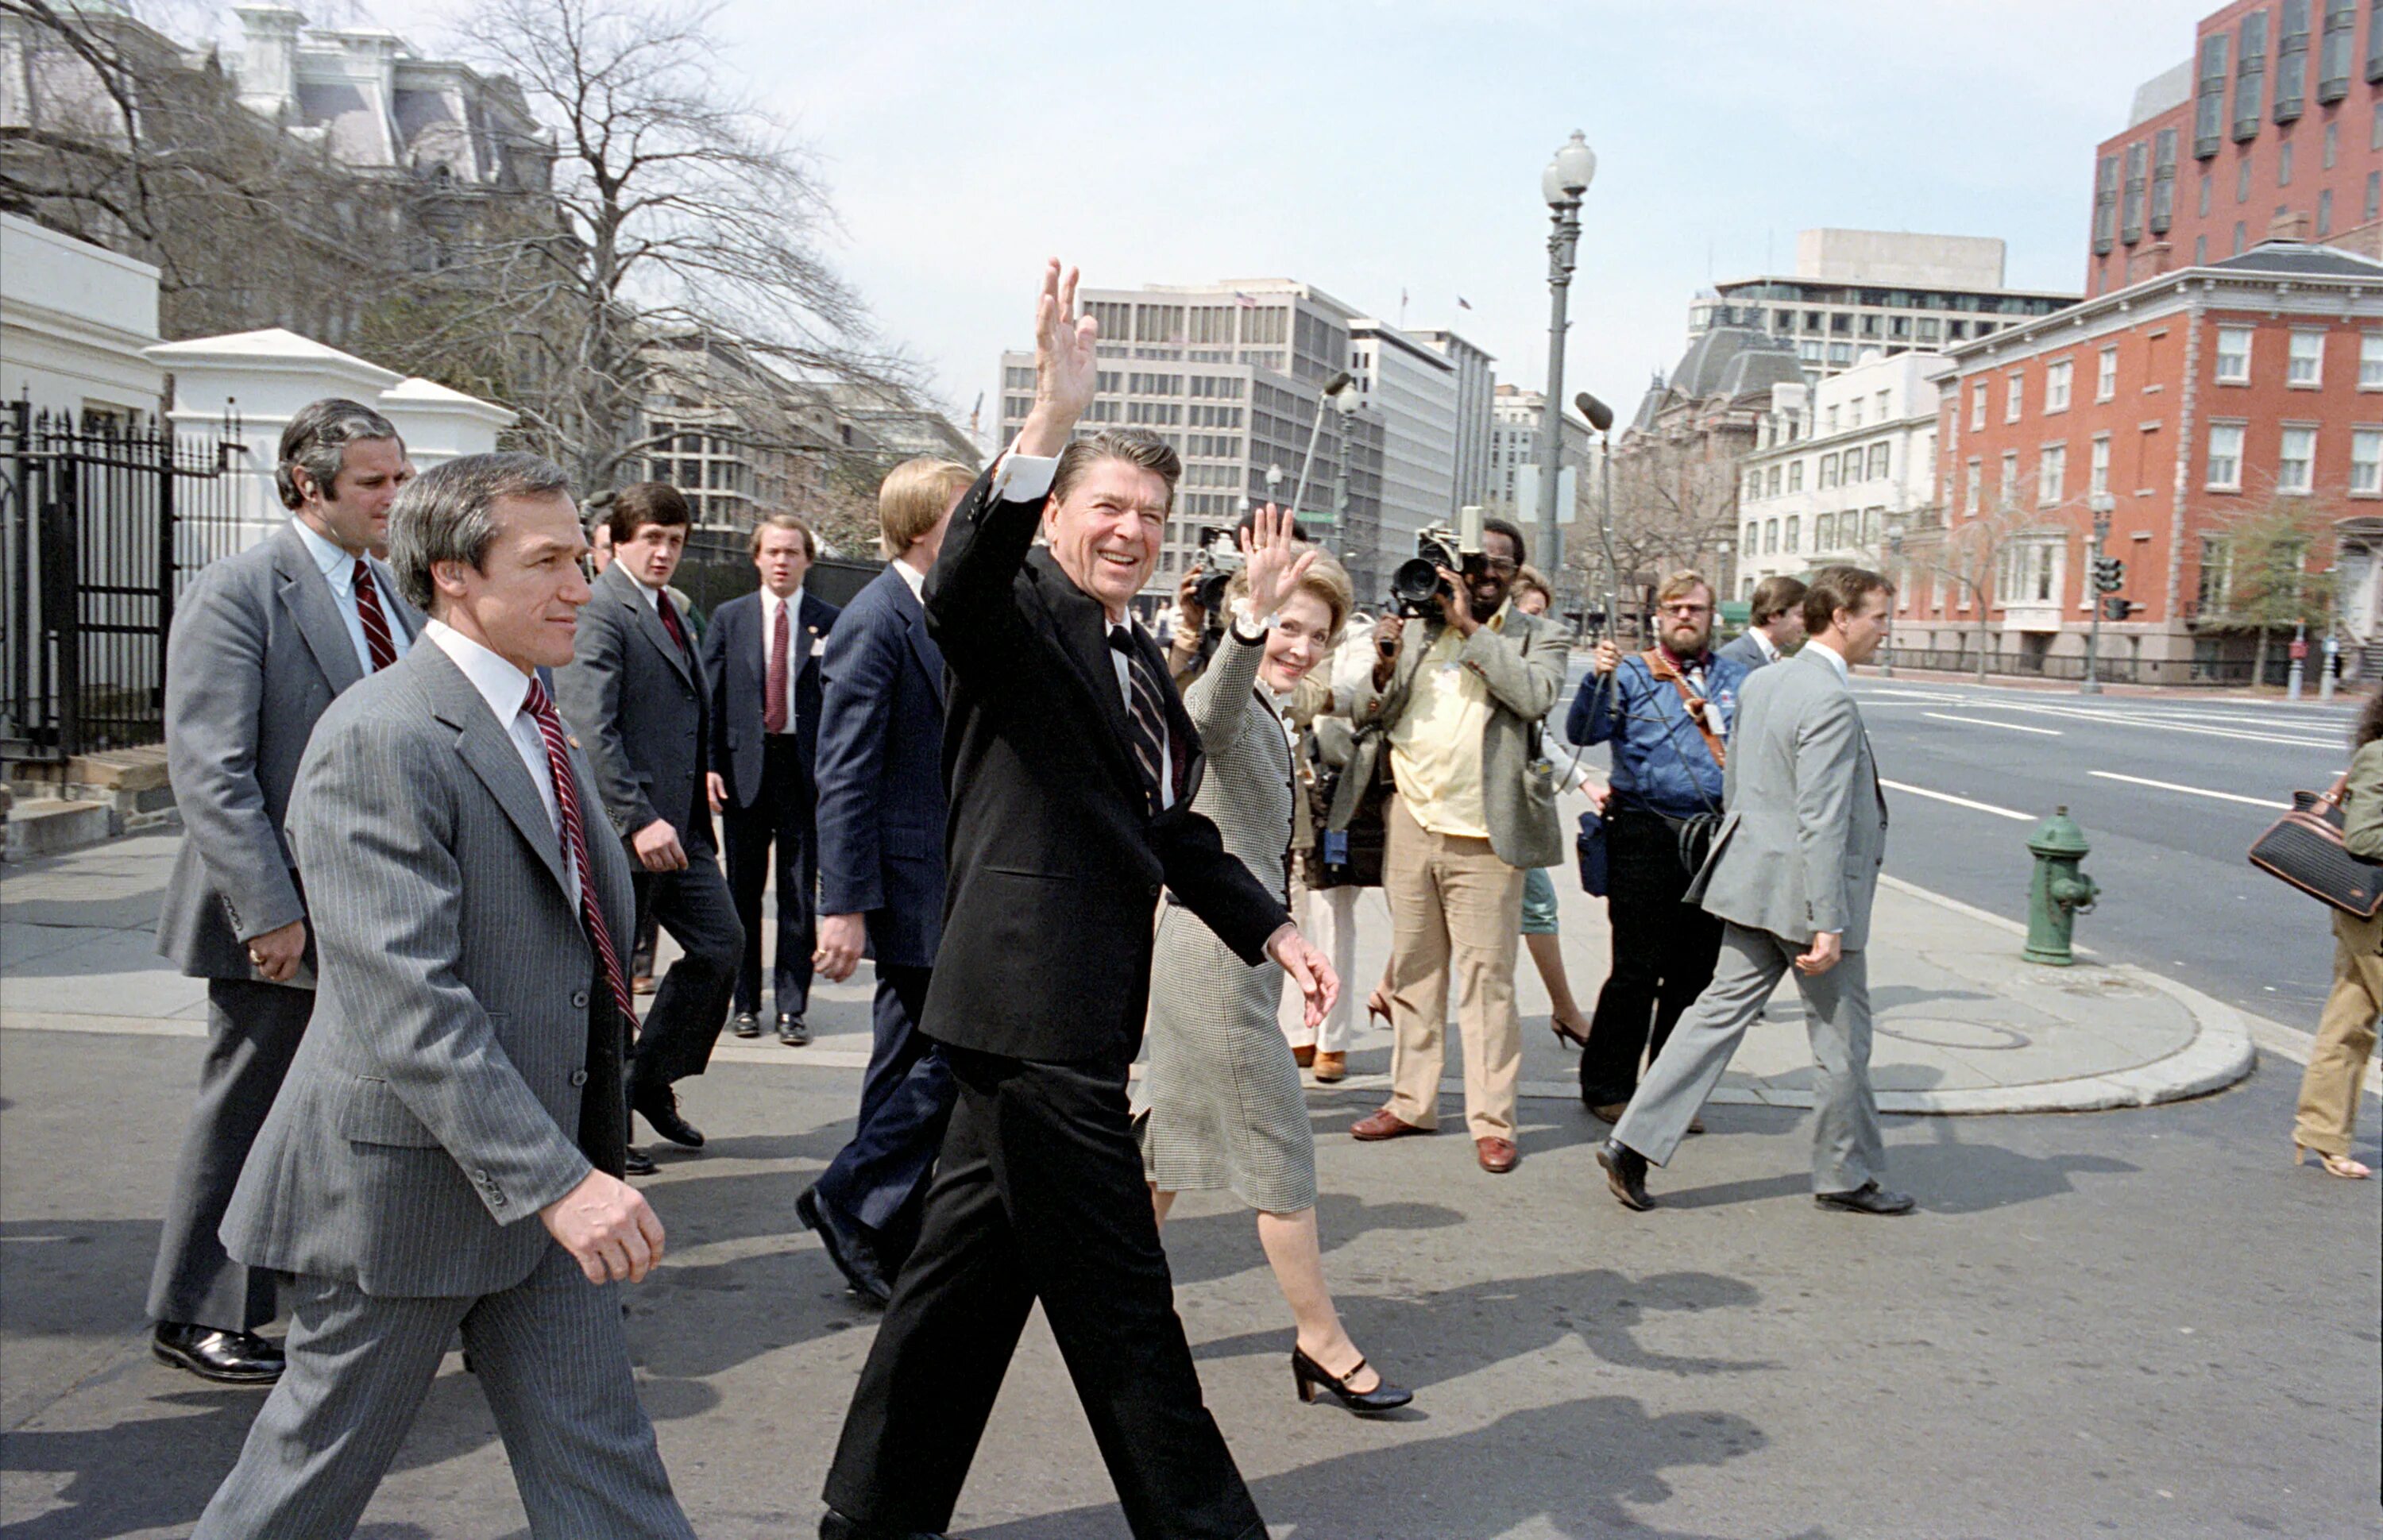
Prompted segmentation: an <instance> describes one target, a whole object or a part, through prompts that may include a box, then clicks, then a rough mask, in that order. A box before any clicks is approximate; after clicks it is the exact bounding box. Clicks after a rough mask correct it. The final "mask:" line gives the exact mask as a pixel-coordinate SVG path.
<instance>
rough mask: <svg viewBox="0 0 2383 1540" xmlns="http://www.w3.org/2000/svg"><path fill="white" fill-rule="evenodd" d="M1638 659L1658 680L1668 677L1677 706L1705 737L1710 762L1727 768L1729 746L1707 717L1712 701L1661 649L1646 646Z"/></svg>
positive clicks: (1699, 734) (1698, 732)
mask: <svg viewBox="0 0 2383 1540" xmlns="http://www.w3.org/2000/svg"><path fill="white" fill-rule="evenodd" d="M1638 659H1639V661H1640V662H1642V663H1645V664H1646V665H1647V671H1648V673H1650V674H1652V675H1654V676H1655V677H1656V678H1657V679H1660V680H1669V681H1670V682H1671V683H1672V684H1673V687H1674V688H1676V689H1677V690H1678V691H1679V692H1680V708H1681V709H1682V710H1684V711H1685V712H1686V713H1687V718H1688V721H1690V722H1691V723H1692V724H1694V726H1695V727H1696V730H1697V735H1698V737H1701V738H1702V739H1704V741H1705V748H1706V750H1707V752H1709V753H1710V754H1711V755H1712V761H1713V764H1714V765H1715V766H1717V767H1718V768H1720V769H1722V770H1727V769H1728V768H1729V749H1728V747H1727V745H1724V744H1722V741H1721V736H1720V734H1718V733H1715V732H1714V731H1713V730H1712V722H1711V719H1710V711H1711V709H1712V703H1711V702H1710V701H1709V700H1707V699H1706V698H1705V697H1704V696H1703V694H1702V692H1700V691H1698V690H1696V689H1694V688H1692V687H1691V686H1690V685H1689V684H1688V680H1687V676H1686V675H1685V674H1683V673H1682V672H1681V671H1679V670H1678V669H1676V668H1674V667H1673V665H1672V660H1671V659H1669V658H1667V657H1665V656H1664V654H1663V649H1662V648H1661V647H1648V649H1647V650H1646V651H1644V652H1642V653H1640V654H1639V655H1638Z"/></svg>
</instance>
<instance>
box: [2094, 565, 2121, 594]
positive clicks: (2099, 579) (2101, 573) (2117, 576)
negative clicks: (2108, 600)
mask: <svg viewBox="0 0 2383 1540" xmlns="http://www.w3.org/2000/svg"><path fill="white" fill-rule="evenodd" d="M2126 585H2127V564H2126V563H2125V562H2124V561H2119V560H2118V558H2117V557H2115V556H2097V557H2095V558H2094V559H2093V591H2094V592H2095V593H2097V594H2115V593H2117V592H2118V590H2119V589H2121V588H2123V587H2125V586H2126Z"/></svg>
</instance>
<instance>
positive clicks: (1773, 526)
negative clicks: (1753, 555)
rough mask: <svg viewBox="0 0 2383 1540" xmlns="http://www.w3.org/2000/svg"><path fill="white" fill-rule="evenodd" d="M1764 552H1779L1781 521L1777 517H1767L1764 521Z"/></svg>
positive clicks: (1766, 554) (1765, 553)
mask: <svg viewBox="0 0 2383 1540" xmlns="http://www.w3.org/2000/svg"><path fill="white" fill-rule="evenodd" d="M1762 554H1763V555H1765V556H1776V555H1778V554H1779V521H1778V520H1776V519H1765V520H1764V521H1763V522H1762Z"/></svg>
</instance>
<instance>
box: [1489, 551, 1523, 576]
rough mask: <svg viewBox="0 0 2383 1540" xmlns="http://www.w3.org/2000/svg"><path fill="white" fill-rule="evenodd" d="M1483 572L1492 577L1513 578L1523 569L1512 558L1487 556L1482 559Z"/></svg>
mask: <svg viewBox="0 0 2383 1540" xmlns="http://www.w3.org/2000/svg"><path fill="white" fill-rule="evenodd" d="M1481 570H1482V571H1483V572H1486V573H1488V574H1489V575H1490V576H1492V577H1512V576H1513V575H1514V574H1515V573H1518V572H1520V571H1522V568H1521V567H1520V566H1518V565H1516V563H1515V561H1514V559H1513V557H1511V556H1485V557H1483V558H1482V559H1481Z"/></svg>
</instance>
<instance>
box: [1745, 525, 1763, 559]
mask: <svg viewBox="0 0 2383 1540" xmlns="http://www.w3.org/2000/svg"><path fill="white" fill-rule="evenodd" d="M1761 544H1762V526H1761V525H1760V524H1747V526H1746V548H1747V551H1748V552H1749V553H1751V552H1752V551H1754V550H1755V549H1756V548H1758V547H1759V546H1760V545H1761Z"/></svg>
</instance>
